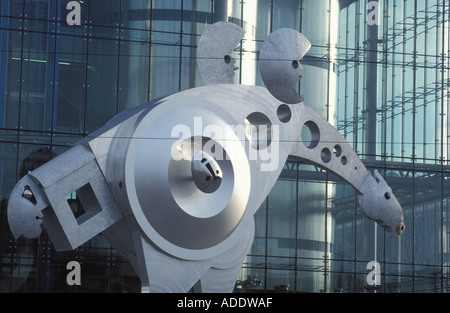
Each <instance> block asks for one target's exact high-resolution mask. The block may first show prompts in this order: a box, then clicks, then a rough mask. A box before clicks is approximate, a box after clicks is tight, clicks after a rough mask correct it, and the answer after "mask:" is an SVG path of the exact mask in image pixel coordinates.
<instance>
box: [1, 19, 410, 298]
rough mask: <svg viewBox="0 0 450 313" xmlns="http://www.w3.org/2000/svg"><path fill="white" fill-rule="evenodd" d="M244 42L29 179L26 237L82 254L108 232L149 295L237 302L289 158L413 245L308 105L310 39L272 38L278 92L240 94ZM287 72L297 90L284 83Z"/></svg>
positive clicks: (220, 27)
mask: <svg viewBox="0 0 450 313" xmlns="http://www.w3.org/2000/svg"><path fill="white" fill-rule="evenodd" d="M225 34H226V36H225ZM242 34H243V32H242V31H241V30H240V29H239V28H238V27H237V26H236V25H233V24H230V23H225V22H221V23H217V24H214V25H212V26H211V28H210V29H209V30H208V31H207V32H206V33H205V36H204V37H203V38H202V39H201V41H200V44H199V52H198V53H199V60H198V63H199V68H200V71H201V74H202V75H203V77H204V80H205V81H206V82H208V84H209V85H208V86H205V87H199V88H194V89H190V90H186V91H182V92H179V93H176V94H173V95H170V96H167V97H164V98H162V99H158V100H154V101H152V102H151V103H149V104H145V105H143V106H140V107H136V108H133V109H130V110H128V111H124V112H122V113H120V114H119V115H117V116H116V117H114V118H113V119H112V120H111V121H110V122H108V123H107V124H106V125H105V126H104V127H103V128H101V129H100V130H98V131H97V132H96V133H95V134H93V135H92V136H90V137H89V138H85V139H84V140H82V141H80V142H79V143H78V144H76V145H75V146H74V147H73V148H71V149H70V150H68V151H67V152H65V153H64V154H62V155H60V156H58V157H57V158H55V159H54V160H52V161H50V162H48V163H46V164H44V165H43V166H41V167H40V168H38V169H36V170H34V171H32V172H30V173H29V174H28V175H26V176H25V177H24V178H22V179H21V180H20V181H19V182H18V184H17V185H16V186H15V188H14V190H13V191H12V193H11V197H10V200H9V205H8V219H9V223H10V226H11V230H12V232H13V234H14V236H15V237H19V236H21V235H24V236H26V237H28V238H35V237H37V236H39V234H40V233H41V230H42V228H44V229H45V230H46V231H47V233H48V235H49V237H50V239H51V241H52V243H53V245H54V247H55V249H56V250H70V249H75V248H77V247H78V246H80V245H81V244H83V243H84V242H86V241H87V240H89V239H91V238H93V237H94V236H95V235H97V234H98V233H100V232H102V233H103V234H104V236H105V237H106V238H107V239H108V240H109V241H110V243H111V244H112V245H113V246H114V247H116V248H118V249H120V250H121V251H122V252H124V253H125V254H126V255H127V256H128V257H129V259H130V261H131V263H132V264H133V266H134V268H135V270H136V272H137V274H138V276H139V278H140V280H141V282H142V290H143V291H151V292H187V291H189V290H190V289H191V288H193V287H194V289H195V290H197V291H203V292H231V291H232V290H233V287H234V285H235V281H236V278H237V276H238V274H239V271H240V269H241V266H242V263H243V261H244V258H245V256H246V255H247V253H248V251H249V249H250V247H251V245H252V242H253V236H254V217H253V216H254V214H255V212H256V211H257V210H258V208H259V206H260V204H261V203H262V202H263V201H264V199H265V198H266V197H267V195H268V194H269V192H270V190H271V189H272V187H273V185H274V184H275V182H276V181H277V179H278V177H279V174H280V172H281V170H282V168H283V165H284V164H285V162H286V160H287V158H288V157H291V158H296V159H300V160H303V161H306V162H310V163H313V164H316V165H318V166H320V167H322V168H324V169H326V170H328V171H330V172H333V173H334V174H336V175H338V176H339V177H341V178H342V179H343V180H345V181H346V182H348V183H349V184H351V185H352V186H353V187H354V188H355V189H356V190H357V192H358V194H359V197H360V205H361V208H362V209H363V211H364V212H365V213H366V215H367V216H368V217H369V218H370V219H373V220H375V221H377V222H378V223H379V224H380V225H381V226H383V227H384V228H385V229H386V231H387V232H388V233H389V235H390V236H397V235H400V234H401V232H402V231H403V229H404V224H403V213H402V209H401V206H400V204H399V203H398V201H397V200H396V198H395V196H394V195H393V193H392V190H391V189H390V188H389V186H388V185H387V184H386V182H385V181H384V179H383V178H382V177H381V176H380V175H379V174H378V172H375V173H374V174H371V173H369V172H368V170H367V169H366V168H365V166H364V165H363V163H362V162H361V160H360V159H359V158H358V156H357V155H356V153H355V152H354V151H353V150H352V148H351V147H350V145H349V144H348V143H347V142H346V141H345V140H344V138H343V137H342V136H341V135H340V134H339V132H338V131H337V130H336V129H335V128H334V127H333V126H332V125H330V124H329V123H328V122H327V121H326V120H325V119H323V118H322V117H321V116H320V115H318V114H317V113H316V112H315V111H314V110H312V109H311V108H310V107H308V106H307V105H306V104H304V103H303V102H296V101H298V100H301V96H299V95H298V94H296V93H295V94H294V91H295V89H294V85H293V84H294V83H295V80H297V79H298V78H299V72H298V69H299V61H300V59H301V57H303V56H304V55H305V53H306V51H307V50H308V49H309V47H310V44H309V42H308V41H307V40H306V38H304V36H303V35H301V34H299V33H298V32H296V31H293V30H283V29H282V30H278V31H276V32H274V33H273V34H272V35H271V36H269V38H268V41H267V44H265V45H264V48H263V50H262V52H261V56H262V57H264V58H265V59H262V58H261V60H260V66H261V73H262V76H263V80H264V81H265V83H266V86H267V89H266V88H263V87H255V86H244V85H234V84H231V82H232V79H231V78H230V77H231V75H230V73H231V72H230V70H231V71H233V70H234V64H233V62H231V61H230V58H231V57H230V54H231V52H232V51H231V50H230V46H232V45H234V46H235V45H237V44H238V43H239V40H240V39H239V38H242V37H241V36H242ZM222 41H226V42H223V45H220V44H219V45H218V44H217V43H222ZM291 43H292V44H291ZM212 46H216V47H217V48H218V49H212V48H211V47H212ZM279 48H282V50H280V51H278V50H277V49H279ZM291 50H294V51H291ZM286 58H287V59H286ZM286 64H288V65H286ZM222 71H228V72H227V74H224V75H223V76H222V77H221V75H220V74H221V72H222ZM223 73H225V72H223ZM271 73H273V77H271V75H270V74H271ZM283 74H286V77H287V79H286V81H287V82H286V84H285V85H284V86H282V84H280V83H279V82H278V81H277V80H278V79H280V80H282V79H283ZM275 77H276V78H277V79H275V80H274V79H273V78H275ZM224 83H225V84H224ZM271 93H272V94H271ZM279 98H280V99H279ZM291 102H292V104H290V103H291ZM286 103H287V104H286ZM302 127H305V128H306V129H307V130H309V132H310V135H311V136H310V140H308V142H306V141H304V140H303V138H302V136H301V132H300V129H302ZM72 192H76V193H77V196H78V198H79V199H80V201H81V203H82V204H83V207H84V209H85V212H84V214H83V215H81V216H79V217H75V216H74V214H73V213H72V211H71V209H70V207H69V205H68V203H67V200H66V196H67V195H69V194H70V193H72Z"/></svg>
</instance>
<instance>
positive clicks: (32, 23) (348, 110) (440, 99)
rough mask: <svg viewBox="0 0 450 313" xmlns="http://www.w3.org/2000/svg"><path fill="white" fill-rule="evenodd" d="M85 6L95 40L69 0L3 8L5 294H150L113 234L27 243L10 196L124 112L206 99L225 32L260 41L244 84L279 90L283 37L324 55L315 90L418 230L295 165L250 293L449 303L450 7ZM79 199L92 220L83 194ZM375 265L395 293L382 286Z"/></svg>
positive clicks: (1, 259) (304, 0)
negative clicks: (382, 219) (218, 32)
mask: <svg viewBox="0 0 450 313" xmlns="http://www.w3.org/2000/svg"><path fill="white" fill-rule="evenodd" d="M77 2H78V3H80V5H81V25H79V26H78V25H72V26H71V25H68V23H67V21H66V17H67V15H68V14H69V13H70V12H71V11H70V10H67V9H66V5H67V3H68V1H67V0H2V1H1V3H0V47H1V49H0V292H139V291H140V281H139V279H138V278H137V275H136V274H135V272H134V270H133V268H132V267H131V265H130V263H129V262H128V260H127V259H126V258H125V257H124V255H122V254H121V253H120V252H119V251H117V250H116V249H114V248H113V247H111V246H110V245H109V243H108V242H107V241H106V239H105V238H104V237H103V236H102V235H98V236H97V237H95V238H94V239H93V240H91V241H89V242H87V243H86V244H84V245H83V246H81V247H79V248H78V249H76V250H74V251H70V252H64V253H62V252H56V251H54V249H53V247H52V245H51V242H50V241H49V239H48V237H47V236H46V234H45V233H43V234H42V235H41V237H40V238H39V239H36V240H27V239H23V238H20V239H18V240H16V239H14V237H13V236H12V234H11V232H10V230H9V227H8V222H7V216H6V207H7V204H8V197H9V194H10V192H11V190H12V188H13V186H14V185H15V184H16V182H17V181H18V180H19V179H20V178H21V177H22V176H24V175H25V174H26V173H27V172H28V171H30V170H32V169H34V168H36V167H38V166H40V165H41V164H43V163H45V162H46V161H48V160H50V159H51V158H53V157H55V156H57V155H60V154H61V153H62V152H64V151H65V150H67V149H68V148H69V147H70V145H71V144H74V143H75V142H77V141H78V140H79V139H81V138H83V137H85V136H88V135H89V134H90V133H92V132H93V131H94V130H96V129H98V128H99V127H101V126H103V125H104V124H105V123H106V122H107V121H108V120H109V119H110V118H112V117H113V116H114V115H115V114H117V113H119V112H121V111H123V110H125V109H127V108H131V107H134V106H137V105H140V104H143V103H145V102H148V101H149V100H151V99H155V98H158V97H161V96H164V95H168V94H171V93H175V92H178V91H181V90H185V89H189V88H194V87H198V86H203V85H204V82H203V81H202V79H201V77H200V75H199V72H198V69H197V62H196V61H197V60H196V47H197V43H198V40H199V38H200V35H201V34H202V33H203V32H204V31H205V29H206V28H207V27H208V25H210V24H212V23H214V22H217V21H230V22H232V23H236V24H237V25H239V26H241V27H242V28H243V29H244V30H245V31H246V35H245V37H244V39H243V40H242V42H241V44H240V45H239V46H238V47H237V48H236V50H235V52H234V54H235V55H234V57H235V58H236V59H237V60H238V66H239V70H238V71H237V72H236V75H235V82H236V83H241V84H249V85H260V86H263V83H262V80H261V77H260V75H259V70H258V51H259V49H260V47H261V45H262V44H263V42H264V40H265V39H266V38H267V36H268V35H269V34H270V33H271V32H272V31H274V30H276V29H279V28H283V27H287V28H293V29H296V30H298V31H300V32H302V33H303V34H304V35H305V36H306V37H307V38H308V39H309V40H310V41H311V43H312V48H311V50H310V51H309V53H308V54H307V55H306V57H305V58H304V59H303V67H304V79H302V80H301V82H300V83H299V86H298V88H299V92H300V93H301V94H303V95H304V96H305V103H306V104H308V105H310V106H311V107H313V108H314V109H315V110H316V111H317V112H319V113H320V114H321V115H322V116H323V117H324V118H326V119H327V120H328V121H329V122H330V123H331V124H333V125H334V126H335V127H336V128H337V129H338V130H339V131H340V132H341V133H342V134H343V135H344V137H345V138H346V139H347V141H348V142H349V143H350V144H351V145H352V147H353V148H354V150H355V151H356V152H357V153H358V154H359V155H360V157H361V159H362V160H363V161H364V163H365V164H366V166H367V167H368V168H369V169H371V170H373V169H377V170H378V171H379V172H380V173H382V175H383V176H384V177H386V180H387V182H388V184H390V186H391V187H392V189H393V192H394V193H395V194H396V196H397V198H398V200H399V201H400V203H401V205H402V206H403V208H404V212H405V224H406V230H405V231H404V232H403V234H402V236H400V237H399V238H395V239H392V238H389V237H388V236H387V235H386V234H385V232H384V230H383V229H382V228H380V227H379V226H377V225H376V224H375V223H374V222H372V221H370V220H368V219H367V218H365V217H364V215H363V213H362V211H361V209H360V208H359V204H358V199H357V194H356V192H355V191H354V190H353V189H352V187H351V186H350V185H348V184H346V183H345V182H343V181H341V180H340V179H339V178H338V177H335V176H333V175H332V174H330V173H328V172H326V171H324V170H322V169H320V168H317V167H315V166H312V165H308V164H304V163H299V162H296V161H288V162H287V163H286V164H285V167H284V169H283V172H282V174H281V176H280V178H279V180H278V182H277V183H276V185H275V187H274V188H273V190H272V192H271V193H270V194H269V196H268V197H267V199H266V201H265V202H264V203H263V205H262V206H261V208H260V209H259V211H258V213H257V214H256V216H255V219H256V235H255V240H254V243H253V246H252V248H251V251H250V252H249V255H248V256H247V258H246V260H245V262H244V265H243V267H242V270H241V273H240V275H239V278H238V281H237V282H236V288H235V291H236V292H314V293H321V292H326V293H335V292H344V293H369V292H447V291H449V278H448V277H449V274H450V253H449V252H450V237H449V234H450V227H449V226H450V225H449V223H450V221H449V214H450V212H449V209H450V203H449V201H450V166H449V145H448V140H449V139H448V138H449V136H450V133H449V127H448V125H449V118H450V117H449V112H448V109H449V105H450V103H449V91H450V85H449V82H450V59H449V47H450V46H449V43H450V33H449V21H450V3H449V1H446V0H423V1H417V0H380V1H379V2H378V3H377V2H376V1H375V2H374V1H362V0H359V1H355V0H245V1H240V0H133V1H128V0H83V1H81V0H80V1H77ZM374 3H375V4H378V7H377V6H374ZM377 8H378V9H377ZM372 24H373V25H372ZM68 201H69V202H70V203H71V205H72V207H73V210H74V213H76V211H77V210H79V205H78V200H77V198H76V195H73V199H69V200H68ZM69 261H78V262H80V264H81V270H82V285H81V286H69V285H68V284H67V283H66V275H67V274H68V270H67V269H66V265H67V263H68V262H69ZM371 261H377V262H379V264H380V269H381V275H382V276H381V285H380V286H370V285H368V283H367V281H366V278H367V275H368V274H369V272H370V270H371V269H368V268H367V265H368V263H369V262H371Z"/></svg>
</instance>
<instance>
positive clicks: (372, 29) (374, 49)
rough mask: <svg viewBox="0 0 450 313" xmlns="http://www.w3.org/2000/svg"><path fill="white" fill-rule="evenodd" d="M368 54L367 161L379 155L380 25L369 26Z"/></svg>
mask: <svg viewBox="0 0 450 313" xmlns="http://www.w3.org/2000/svg"><path fill="white" fill-rule="evenodd" d="M366 43H367V54H366V108H365V112H366V134H365V135H366V138H365V139H366V140H365V154H366V155H367V159H375V156H376V153H377V145H376V142H377V114H378V108H377V104H378V68H377V63H378V23H375V24H373V25H369V24H368V25H367V41H366Z"/></svg>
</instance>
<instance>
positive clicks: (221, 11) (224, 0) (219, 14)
mask: <svg viewBox="0 0 450 313" xmlns="http://www.w3.org/2000/svg"><path fill="white" fill-rule="evenodd" d="M227 20H228V0H216V1H214V23H215V22H220V21H225V22H227Z"/></svg>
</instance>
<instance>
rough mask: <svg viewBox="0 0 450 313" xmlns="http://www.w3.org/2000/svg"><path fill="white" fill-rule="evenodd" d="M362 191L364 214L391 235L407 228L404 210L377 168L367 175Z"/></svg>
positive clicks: (360, 198)
mask: <svg viewBox="0 0 450 313" xmlns="http://www.w3.org/2000/svg"><path fill="white" fill-rule="evenodd" d="M360 191H361V194H360V195H359V204H360V206H361V208H362V210H363V212H364V214H365V215H366V216H367V217H368V218H369V219H371V220H374V221H375V222H377V223H378V224H379V225H380V226H382V227H383V228H384V229H385V230H386V232H387V233H388V234H389V236H390V237H397V236H399V235H400V234H401V233H402V232H403V230H404V229H405V224H404V217H403V210H402V207H401V206H400V203H399V202H398V200H397V198H396V197H395V196H394V194H393V193H392V189H391V187H389V185H388V184H387V183H386V181H385V180H384V178H383V177H382V176H381V175H380V173H378V171H377V170H375V171H374V174H373V175H370V174H369V175H368V176H367V178H366V179H365V181H364V183H363V184H362V187H361V190H360Z"/></svg>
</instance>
